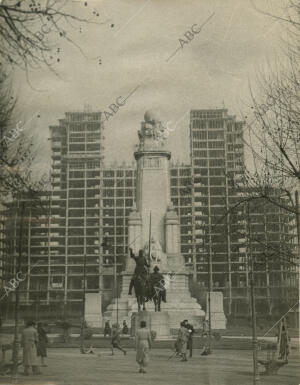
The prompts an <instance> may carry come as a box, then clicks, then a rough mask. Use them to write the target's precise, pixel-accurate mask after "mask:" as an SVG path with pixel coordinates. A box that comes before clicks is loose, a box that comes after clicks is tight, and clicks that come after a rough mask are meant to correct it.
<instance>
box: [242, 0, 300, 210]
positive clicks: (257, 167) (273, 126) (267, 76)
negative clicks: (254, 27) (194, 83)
mask: <svg viewBox="0 0 300 385" xmlns="http://www.w3.org/2000/svg"><path fill="white" fill-rule="evenodd" d="M258 11H259V12H263V13H264V14H265V15H267V16H269V17H271V18H273V19H274V20H276V21H278V22H281V23H282V24H283V34H284V33H285V35H284V36H285V37H283V40H284V48H283V53H284V55H283V59H281V60H279V59H278V60H277V63H276V65H275V68H273V69H271V70H270V68H269V69H268V73H265V72H262V73H260V74H259V76H258V86H259V92H258V94H257V93H256V94H254V92H252V90H251V89H250V94H251V102H252V107H251V108H252V109H253V115H254V120H253V121H252V122H251V123H249V124H247V128H248V133H247V134H248V135H247V138H246V139H245V143H246V144H247V146H248V149H249V150H250V153H251V155H252V156H251V158H252V167H251V168H249V169H248V170H247V171H246V173H245V179H244V181H243V182H244V185H245V186H246V187H248V191H251V195H255V196H260V197H263V198H266V199H268V200H269V201H271V202H273V203H274V204H276V205H278V206H279V207H282V208H283V209H285V210H287V211H289V212H291V213H294V214H298V215H299V213H298V209H297V207H296V204H295V198H294V196H293V191H294V190H295V189H297V188H298V189H299V186H300V77H299V75H300V69H299V59H300V49H299V43H300V1H299V0H290V1H289V5H288V6H287V8H286V12H285V15H284V16H277V15H272V14H270V13H267V12H264V11H262V10H258ZM274 188H278V189H279V190H280V192H281V193H280V194H279V195H274V194H273V189H274ZM249 198H250V196H249ZM283 198H288V201H286V200H283Z"/></svg>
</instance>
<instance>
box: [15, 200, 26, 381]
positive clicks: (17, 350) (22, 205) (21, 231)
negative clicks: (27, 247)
mask: <svg viewBox="0 0 300 385" xmlns="http://www.w3.org/2000/svg"><path fill="white" fill-rule="evenodd" d="M24 213H25V202H24V200H23V201H22V202H21V207H20V216H19V218H20V227H19V232H20V233H19V251H18V256H17V266H16V268H17V271H16V273H19V271H20V270H21V263H22V252H23V223H24ZM19 303H20V295H19V285H17V287H16V289H15V330H14V342H13V366H12V374H17V372H18V358H19V357H18V356H19V346H20V341H19V321H20V314H19Z"/></svg>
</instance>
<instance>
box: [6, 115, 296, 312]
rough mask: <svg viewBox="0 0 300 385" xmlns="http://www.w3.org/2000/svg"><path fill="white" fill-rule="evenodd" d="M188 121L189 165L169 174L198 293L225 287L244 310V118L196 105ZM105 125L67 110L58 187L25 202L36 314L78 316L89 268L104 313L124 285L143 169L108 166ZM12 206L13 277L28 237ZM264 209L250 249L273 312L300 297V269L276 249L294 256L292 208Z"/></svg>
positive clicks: (55, 179)
mask: <svg viewBox="0 0 300 385" xmlns="http://www.w3.org/2000/svg"><path fill="white" fill-rule="evenodd" d="M190 118H191V121H190V156H191V165H178V164H174V163H173V164H172V166H171V170H170V177H171V199H172V202H173V204H174V207H175V208H176V210H177V212H178V215H179V218H180V226H181V252H182V255H183V256H184V259H185V263H186V266H187V268H188V270H189V271H190V275H191V290H192V293H193V294H194V295H195V296H197V297H198V299H199V300H200V301H203V302H202V303H201V304H202V305H205V300H204V298H205V293H206V291H207V290H208V287H209V284H210V286H211V289H212V290H220V291H222V292H223V295H224V304H225V312H226V314H227V315H230V314H233V315H239V314H240V315H245V314H248V313H249V303H248V298H249V269H250V267H249V266H250V265H249V255H250V253H249V250H250V249H249V242H248V241H247V240H248V239H249V237H247V228H248V227H247V223H248V222H249V220H248V219H247V218H248V217H247V215H246V213H245V207H244V206H242V208H241V207H240V206H237V208H236V209H235V210H232V207H234V206H235V205H236V204H237V203H238V202H239V201H240V200H241V196H240V195H241V192H240V191H238V190H237V189H236V188H235V187H234V184H236V183H238V182H239V180H240V178H241V176H242V175H243V169H244V154H243V150H244V148H243V138H242V135H243V123H242V122H237V121H236V119H235V117H233V116H230V115H228V114H227V110H224V109H219V110H192V111H191V115H190ZM103 130H104V127H103V124H102V122H101V112H89V111H84V112H69V113H66V114H65V118H64V119H61V120H59V124H58V125H56V126H50V132H51V144H52V181H51V182H52V189H51V191H50V192H45V193H41V194H40V196H41V202H42V203H41V204H39V205H36V203H35V202H33V201H30V199H28V198H27V199H25V197H24V199H23V201H24V200H25V202H26V203H25V206H26V215H25V216H24V218H25V220H24V221H23V225H22V226H23V235H22V243H23V244H24V247H23V249H22V263H23V269H25V271H26V273H27V279H26V281H24V282H23V283H22V285H21V289H20V293H21V303H22V304H23V305H24V309H25V308H27V309H28V311H29V312H31V313H32V311H33V310H34V311H36V312H37V313H39V312H43V314H44V315H45V316H46V314H47V316H51V314H52V315H53V314H55V317H56V318H57V317H64V316H68V317H70V316H75V315H78V314H80V312H81V305H82V296H83V286H84V285H83V283H84V282H83V281H84V279H83V276H84V271H85V276H86V282H85V286H86V291H87V292H88V293H98V292H100V293H101V296H102V310H104V309H105V308H106V306H107V305H108V303H109V302H110V301H111V299H112V298H113V297H116V295H117V293H118V292H119V290H118V288H119V287H120V280H121V277H120V274H119V273H120V272H121V271H122V270H123V268H124V263H125V259H126V255H127V252H128V250H127V247H128V234H127V219H128V215H129V212H130V210H131V208H132V207H133V205H134V202H135V178H136V170H135V166H134V165H132V166H126V165H113V166H110V167H108V166H106V165H105V164H104V161H103V139H104V137H103ZM9 206H10V207H9V209H7V210H6V212H5V213H4V214H5V215H6V221H5V233H6V246H5V249H4V252H5V253H6V255H7V258H6V259H7V263H8V264H7V268H6V278H7V279H8V278H9V277H11V276H13V275H14V274H15V273H16V272H15V271H14V270H12V268H11V266H15V261H16V258H17V255H18V245H19V241H20V231H19V230H20V218H19V216H20V214H19V213H20V207H19V206H20V202H13V203H12V204H10V205H9ZM262 206H263V210H261V209H259V205H258V204H257V203H256V205H253V207H252V206H251V210H250V216H249V218H250V222H251V226H250V227H251V230H252V237H251V240H252V243H251V256H254V257H255V261H256V262H255V264H254V265H255V282H256V286H257V288H256V296H257V300H258V309H261V311H266V309H267V311H268V312H271V311H272V308H273V307H274V306H276V303H279V302H280V301H282V298H287V297H288V296H289V298H291V295H292V297H294V298H295V299H296V300H297V291H296V274H297V272H296V271H295V270H294V267H293V265H292V264H291V263H287V261H286V260H285V261H283V260H282V258H281V257H282V256H281V257H280V258H281V259H280V260H276V261H275V260H274V258H273V259H272V253H271V252H270V250H273V249H276V250H277V249H278V248H280V250H281V251H282V250H283V249H284V247H285V249H284V250H285V253H286V250H287V249H286V248H287V247H289V250H290V253H291V254H293V246H292V242H291V226H293V224H292V223H291V218H290V215H288V214H287V213H286V212H283V211H282V210H279V209H278V208H277V207H275V206H274V205H266V204H263V205H262ZM254 233H255V234H256V238H255V237H253V234H254ZM257 239H259V240H260V243H258V241H257ZM278 242H279V243H278ZM262 250H263V251H266V250H269V251H268V253H269V254H268V258H265V262H264V263H265V264H262V263H261V261H260V263H258V262H257V261H258V257H259V258H260V257H261V253H262ZM277 255H278V253H277V254H276V256H277ZM273 256H274V255H273ZM11 261H13V263H11ZM9 266H10V267H9ZM84 266H85V267H84ZM14 269H15V267H14ZM10 298H11V299H12V300H13V298H14V296H13V293H12V295H11V296H10ZM7 313H10V311H9V305H7Z"/></svg>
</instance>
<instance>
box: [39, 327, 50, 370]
mask: <svg viewBox="0 0 300 385" xmlns="http://www.w3.org/2000/svg"><path fill="white" fill-rule="evenodd" d="M37 332H38V344H37V355H38V357H41V365H42V366H47V365H46V364H45V357H47V343H48V337H47V333H46V330H45V329H44V328H43V324H42V323H41V322H39V323H38V325H37Z"/></svg>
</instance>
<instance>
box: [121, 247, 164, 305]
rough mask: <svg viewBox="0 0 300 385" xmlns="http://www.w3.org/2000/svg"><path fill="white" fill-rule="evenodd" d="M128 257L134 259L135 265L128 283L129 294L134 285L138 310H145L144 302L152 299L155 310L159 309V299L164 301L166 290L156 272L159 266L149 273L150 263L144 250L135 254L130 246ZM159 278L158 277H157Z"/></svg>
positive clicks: (160, 276) (161, 278)
mask: <svg viewBox="0 0 300 385" xmlns="http://www.w3.org/2000/svg"><path fill="white" fill-rule="evenodd" d="M129 250H130V257H131V258H133V259H134V260H135V263H136V266H135V270H134V273H133V276H132V279H131V281H130V285H129V292H128V294H129V295H132V288H133V287H134V291H135V295H136V299H137V302H138V310H139V311H140V310H141V305H142V306H143V310H146V307H145V302H147V301H148V300H153V301H154V304H155V311H160V303H161V300H163V301H164V302H166V290H165V288H164V280H163V275H162V274H160V273H158V271H159V268H158V267H157V266H155V267H154V273H152V274H150V275H149V268H150V264H149V263H148V261H147V259H146V257H145V256H144V251H143V250H139V255H138V256H135V255H134V253H133V251H132V249H131V248H130V249H129ZM158 278H159V279H158Z"/></svg>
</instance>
